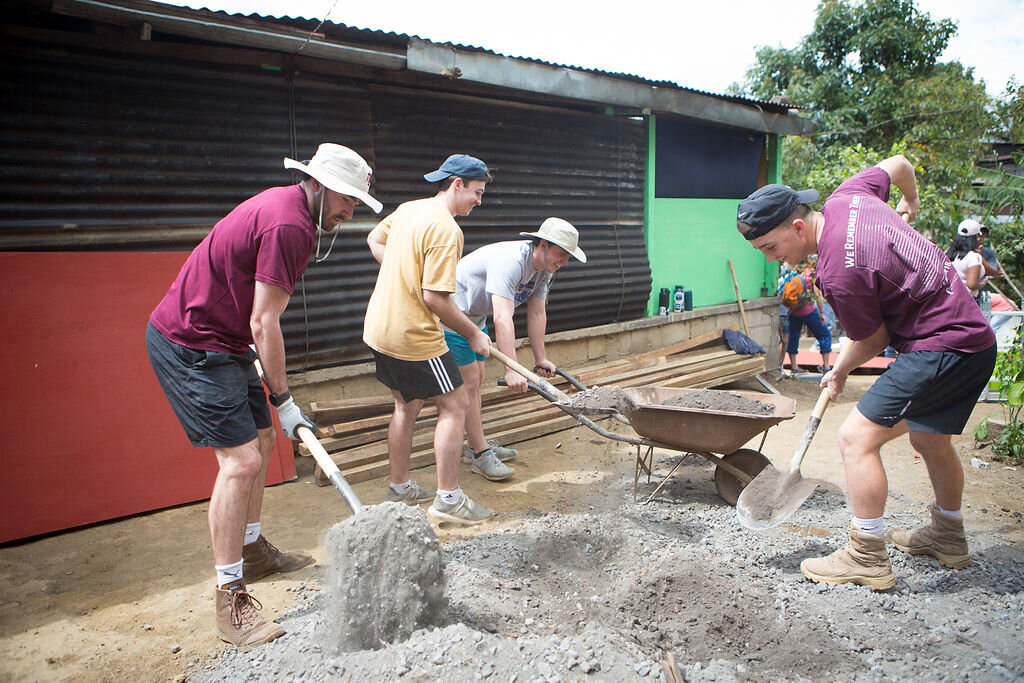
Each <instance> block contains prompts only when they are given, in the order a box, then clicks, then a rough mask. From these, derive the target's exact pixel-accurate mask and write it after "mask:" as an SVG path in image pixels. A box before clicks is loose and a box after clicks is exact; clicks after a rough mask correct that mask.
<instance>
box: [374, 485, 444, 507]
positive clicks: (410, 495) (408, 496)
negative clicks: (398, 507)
mask: <svg viewBox="0 0 1024 683" xmlns="http://www.w3.org/2000/svg"><path fill="white" fill-rule="evenodd" d="M433 497H434V492H433V491H431V490H430V489H425V488H423V487H422V486H420V485H419V484H417V483H416V482H412V486H410V487H409V489H408V490H407V491H406V492H405V493H398V492H396V491H395V490H394V489H393V488H391V486H388V492H387V494H386V495H385V496H384V500H386V501H388V502H389V503H405V504H406V505H419V504H420V503H426V502H427V501H428V500H431V499H432V498H433Z"/></svg>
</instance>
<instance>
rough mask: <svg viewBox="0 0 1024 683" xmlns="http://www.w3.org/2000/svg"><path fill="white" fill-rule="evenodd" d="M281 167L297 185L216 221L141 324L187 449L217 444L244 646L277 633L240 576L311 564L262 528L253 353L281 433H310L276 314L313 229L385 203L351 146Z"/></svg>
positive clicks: (260, 411)
mask: <svg viewBox="0 0 1024 683" xmlns="http://www.w3.org/2000/svg"><path fill="white" fill-rule="evenodd" d="M284 166H285V168H288V169H293V170H295V171H298V172H300V173H302V174H303V179H302V181H301V182H300V183H299V184H297V185H290V186H287V187H275V188H271V189H269V190H265V191H263V192H261V193H260V194H258V195H256V196H255V197H252V198H250V199H247V200H246V201H244V202H242V203H241V204H239V205H238V206H237V207H236V208H235V209H234V210H233V211H232V212H231V213H229V214H228V215H227V216H225V217H224V218H223V219H221V220H220V221H219V222H218V223H217V224H216V225H215V226H214V227H213V230H211V231H210V234H208V235H207V236H206V238H205V239H204V240H203V241H202V242H201V243H200V244H199V246H197V247H196V248H195V249H194V250H193V251H192V253H191V254H190V255H189V257H188V260H186V261H185V265H184V266H182V268H181V272H179V273H178V277H177V278H176V279H175V281H174V283H173V284H172V285H171V288H170V289H169V290H168V291H167V294H166V295H165V296H164V298H163V300H162V301H161V302H160V303H159V304H157V307H156V309H155V310H154V311H153V313H152V315H151V316H150V318H149V326H148V327H147V329H146V350H147V351H148V352H149V358H150V362H151V363H152V365H153V370H154V371H155V372H156V375H157V379H158V380H159V381H160V385H161V387H162V388H163V390H164V393H165V394H166V395H167V399H168V401H169V402H170V404H171V407H172V408H173V409H174V412H175V414H176V415H177V416H178V421H179V422H181V426H182V427H183V428H184V430H185V433H186V435H187V436H188V438H189V439H190V440H191V441H192V445H194V446H197V447H205V446H210V447H212V448H213V450H214V453H215V454H216V456H217V462H218V464H219V465H220V471H219V472H218V474H217V480H216V482H215V483H214V486H213V494H212V495H211V496H210V512H209V517H210V537H211V548H212V550H213V559H214V565H215V568H216V570H217V591H216V612H217V631H218V635H219V636H220V637H221V639H222V640H225V641H227V642H229V643H233V644H234V645H236V646H238V647H241V648H247V647H250V646H253V645H258V644H260V643H265V642H268V641H271V640H273V639H275V638H277V637H278V636H281V635H282V634H283V633H284V630H283V629H282V628H281V627H280V626H278V625H277V624H275V623H273V622H267V621H264V620H263V618H262V617H260V615H259V614H258V613H257V611H256V609H257V608H256V605H258V604H259V603H256V602H255V601H254V600H253V599H252V598H251V597H250V595H249V593H248V591H247V590H246V583H247V582H252V581H255V580H257V579H260V578H262V577H264V576H267V575H268V574H272V573H274V572H281V571H293V570H296V569H299V568H301V567H304V566H306V565H308V564H309V563H310V562H312V561H313V557H312V556H311V555H310V554H309V553H306V552H303V551H291V552H281V551H280V550H278V549H277V548H275V547H274V546H273V545H271V544H270V543H269V542H268V541H267V540H266V539H265V538H264V537H263V535H262V533H261V525H260V511H261V508H262V505H263V486H264V482H265V480H266V475H267V467H268V465H269V464H270V456H271V454H272V452H273V448H274V443H275V441H276V439H275V437H274V429H273V422H272V421H271V418H270V410H269V408H268V407H267V397H266V395H265V394H264V393H263V387H262V385H261V384H260V379H259V377H258V376H257V374H256V369H255V367H254V365H253V361H254V360H255V359H256V358H257V354H258V357H259V359H260V362H261V364H262V366H263V373H264V381H265V382H266V385H267V388H268V389H270V392H271V393H270V402H271V403H272V404H273V405H274V406H275V407H276V408H277V412H278V417H279V418H280V421H281V429H282V430H283V431H284V433H285V435H286V436H288V437H290V438H292V439H295V438H297V436H296V430H297V429H298V427H300V426H306V427H309V428H311V429H313V428H314V426H313V423H312V422H311V421H310V420H309V418H307V417H306V416H305V415H304V414H303V412H302V410H301V409H300V408H299V407H298V405H296V404H295V401H294V400H293V399H292V397H291V394H290V393H289V392H288V381H287V379H286V377H285V351H284V337H283V336H282V334H281V324H280V317H281V314H282V313H283V312H284V309H285V307H286V306H287V305H288V299H289V298H290V297H291V293H292V290H293V288H294V287H295V283H296V282H297V281H298V279H299V278H300V277H301V276H302V274H303V273H304V272H305V270H306V265H307V264H308V263H309V258H310V256H311V255H312V252H313V245H314V241H317V243H319V241H318V240H319V235H320V233H323V232H327V233H330V232H332V231H335V230H337V227H338V225H340V224H341V222H342V221H344V220H347V219H349V218H351V217H352V210H353V209H354V208H355V206H356V204H358V203H360V201H362V202H363V203H365V204H366V205H368V206H369V207H371V208H372V209H373V210H374V212H375V213H379V212H380V210H381V205H380V202H378V201H377V200H376V199H374V198H373V197H371V196H370V194H369V189H370V178H371V171H370V167H369V166H368V165H367V164H366V162H365V161H364V160H363V159H362V157H360V156H359V155H358V154H356V153H355V152H353V151H352V150H351V149H348V148H347V147H342V146H341V145H335V144H331V143H324V144H322V145H320V147H319V149H318V150H317V152H316V154H315V155H314V156H313V158H312V159H311V160H310V161H308V162H306V163H302V162H298V161H295V160H293V159H287V158H286V159H285V160H284ZM335 236H337V233H335ZM331 244H332V245H333V241H332V243H331ZM328 253H330V249H328ZM325 258H326V254H325ZM250 344H255V347H256V351H255V352H253V351H252V349H251V348H250V346H249V345H250Z"/></svg>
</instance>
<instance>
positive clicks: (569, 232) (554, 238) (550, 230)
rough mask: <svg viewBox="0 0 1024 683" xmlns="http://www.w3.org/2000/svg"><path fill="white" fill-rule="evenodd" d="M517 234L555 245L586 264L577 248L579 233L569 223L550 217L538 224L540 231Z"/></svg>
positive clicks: (584, 256)
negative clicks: (537, 238)
mask: <svg viewBox="0 0 1024 683" xmlns="http://www.w3.org/2000/svg"><path fill="white" fill-rule="evenodd" d="M519 234H520V235H522V236H523V237H539V238H540V239H542V240H547V241H548V242H551V243H552V244H557V245H558V246H560V247H561V248H562V249H565V250H566V251H567V252H569V253H570V254H572V255H573V256H574V257H575V258H576V260H577V261H579V262H580V263H586V262H587V255H586V254H584V253H583V250H582V249H580V247H579V242H580V233H579V231H578V230H576V228H575V227H573V225H572V223H570V222H569V221H566V220H562V219H561V218H555V217H554V216H552V217H551V218H548V219H547V220H545V221H544V222H543V223H541V224H540V230H538V231H537V232H521V233H519Z"/></svg>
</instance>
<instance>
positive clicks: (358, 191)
mask: <svg viewBox="0 0 1024 683" xmlns="http://www.w3.org/2000/svg"><path fill="white" fill-rule="evenodd" d="M284 167H285V168H287V169H289V170H293V171H302V172H303V173H305V174H306V175H308V176H311V177H312V178H315V179H316V180H317V181H318V182H319V183H320V184H321V185H323V186H324V187H326V188H327V189H329V190H333V191H335V192H337V193H338V194H343V195H347V196H349V197H355V198H356V199H359V200H360V201H362V202H363V203H364V204H366V205H367V206H368V207H370V208H371V209H373V212H374V213H380V210H381V209H382V208H384V207H383V205H382V204H381V203H380V202H378V201H377V200H376V199H374V198H373V197H371V196H370V179H371V178H373V171H372V170H371V169H370V165H369V164H367V163H366V162H365V161H364V160H363V158H362V157H361V156H359V155H358V154H357V153H356V152H354V151H352V150H351V149H349V148H348V147H344V146H342V145H336V144H334V143H333V142H325V143H323V144H322V145H320V147H318V148H317V150H316V154H314V155H313V158H312V159H310V160H309V161H306V162H302V161H296V160H295V159H289V158H288V157H285V158H284Z"/></svg>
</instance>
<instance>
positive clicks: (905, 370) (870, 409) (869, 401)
mask: <svg viewBox="0 0 1024 683" xmlns="http://www.w3.org/2000/svg"><path fill="white" fill-rule="evenodd" d="M995 363H996V347H995V345H993V346H992V347H991V348H988V349H986V350H984V351H979V352H978V353H963V352H961V351H911V352H909V353H901V354H900V355H899V356H898V357H897V358H896V360H895V361H893V362H892V364H891V365H890V366H889V369H888V370H886V371H885V372H884V373H882V376H881V377H879V378H878V380H877V381H876V382H875V383H874V384H873V385H871V388H870V389H868V390H867V392H866V393H865V394H864V396H862V397H861V399H860V402H858V403H857V410H859V411H860V412H861V414H862V415H863V416H864V417H866V418H867V419H869V420H871V421H872V422H874V423H875V424H878V425H881V426H883V427H893V426H895V425H896V424H897V423H899V421H900V420H906V421H907V425H908V426H909V427H910V431H912V432H928V433H931V434H960V433H962V432H963V431H964V427H965V426H966V425H967V420H969V419H970V417H971V412H972V411H973V410H974V405H975V404H976V403H977V402H978V396H980V395H981V391H982V389H984V388H985V385H986V384H988V381H989V379H990V378H991V377H992V370H993V368H995Z"/></svg>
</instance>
